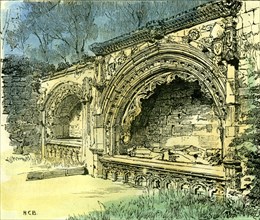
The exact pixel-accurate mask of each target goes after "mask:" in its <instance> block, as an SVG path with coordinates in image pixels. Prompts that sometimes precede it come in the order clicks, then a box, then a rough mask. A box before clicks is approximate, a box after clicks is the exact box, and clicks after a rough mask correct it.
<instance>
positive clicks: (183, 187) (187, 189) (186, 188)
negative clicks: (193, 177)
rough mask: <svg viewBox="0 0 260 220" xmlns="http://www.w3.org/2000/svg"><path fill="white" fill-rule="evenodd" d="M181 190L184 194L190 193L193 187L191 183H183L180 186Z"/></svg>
mask: <svg viewBox="0 0 260 220" xmlns="http://www.w3.org/2000/svg"><path fill="white" fill-rule="evenodd" d="M179 189H180V190H181V191H183V192H184V193H190V191H191V185H190V183H189V182H186V181H185V182H182V183H180V184H179Z"/></svg>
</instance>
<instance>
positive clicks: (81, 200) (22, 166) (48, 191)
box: [1, 152, 142, 220]
mask: <svg viewBox="0 0 260 220" xmlns="http://www.w3.org/2000/svg"><path fill="white" fill-rule="evenodd" d="M18 158H19V157H18ZM6 159H7V160H9V161H7V160H6ZM10 161H12V154H11V153H10V152H9V153H4V154H2V155H1V220H8V219H15V220H27V219H34V220H48V219H51V220H53V219H66V218H67V217H68V216H69V215H74V214H75V215H78V214H84V213H88V212H90V211H93V210H100V209H101V208H102V204H101V203H105V202H108V201H115V200H118V199H123V198H126V197H129V196H136V195H140V194H141V193H142V190H141V189H135V188H132V187H130V186H127V185H124V184H122V183H115V182H112V181H111V180H102V179H99V178H93V177H91V176H88V175H87V176H81V175H78V176H70V177H59V178H52V179H45V180H38V181H26V175H27V172H28V171H30V170H35V169H37V168H36V167H35V166H33V165H31V161H30V160H29V159H28V160H27V161H22V160H21V159H15V160H14V161H12V162H10ZM38 169H39V168H38Z"/></svg>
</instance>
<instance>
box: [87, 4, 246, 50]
mask: <svg viewBox="0 0 260 220" xmlns="http://www.w3.org/2000/svg"><path fill="white" fill-rule="evenodd" d="M241 5H242V2H241V1H240V0H218V1H214V2H210V3H207V4H203V5H200V6H198V7H196V8H193V9H191V10H189V11H185V12H183V13H180V14H178V15H176V16H173V17H170V18H166V19H163V20H157V21H151V22H148V23H147V24H146V26H145V27H142V28H140V29H138V30H136V31H133V32H130V33H127V34H124V35H121V36H119V37H116V38H114V39H111V40H109V41H105V42H103V43H94V44H92V45H91V46H90V49H91V50H92V51H93V52H94V53H95V54H96V55H106V54H109V53H112V52H115V51H118V50H121V49H124V48H127V47H131V46H134V45H136V44H139V43H143V42H146V41H153V40H154V39H160V38H162V37H163V36H165V35H166V34H169V33H172V32H176V31H178V30H182V29H185V28H190V27H192V26H194V25H198V24H201V23H204V22H207V21H210V20H214V19H218V18H221V17H227V16H235V15H236V14H237V13H238V11H239V10H240V8H241Z"/></svg>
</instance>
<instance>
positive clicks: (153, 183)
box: [149, 176, 164, 189]
mask: <svg viewBox="0 0 260 220" xmlns="http://www.w3.org/2000/svg"><path fill="white" fill-rule="evenodd" d="M149 185H150V187H151V188H152V189H161V188H163V187H164V185H163V181H162V179H161V178H160V177H159V176H153V177H151V178H150V184H149Z"/></svg>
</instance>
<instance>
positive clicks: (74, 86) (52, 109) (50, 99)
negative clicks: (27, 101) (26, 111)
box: [42, 81, 83, 132]
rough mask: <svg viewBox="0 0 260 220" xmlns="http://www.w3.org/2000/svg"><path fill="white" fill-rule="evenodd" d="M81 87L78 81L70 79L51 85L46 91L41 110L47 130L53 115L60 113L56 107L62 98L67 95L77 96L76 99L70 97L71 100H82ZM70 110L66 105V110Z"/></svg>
mask: <svg viewBox="0 0 260 220" xmlns="http://www.w3.org/2000/svg"><path fill="white" fill-rule="evenodd" d="M82 95H83V93H82V89H81V87H80V85H79V84H78V83H74V82H71V81H67V82H63V83H59V84H57V85H55V86H54V87H53V89H52V90H51V91H50V92H49V93H48V95H47V97H46V98H45V101H44V103H43V107H42V108H43V110H44V111H45V118H46V128H47V132H48V130H49V129H50V127H51V124H52V122H53V120H54V117H55V115H57V114H60V111H59V110H58V107H59V106H60V105H61V103H62V102H63V100H64V99H65V98H67V97H69V96H73V97H77V99H75V98H74V99H73V98H72V99H71V100H72V101H73V102H75V103H76V102H79V101H81V100H82ZM69 110H71V109H70V108H69V107H68V111H69Z"/></svg>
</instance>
